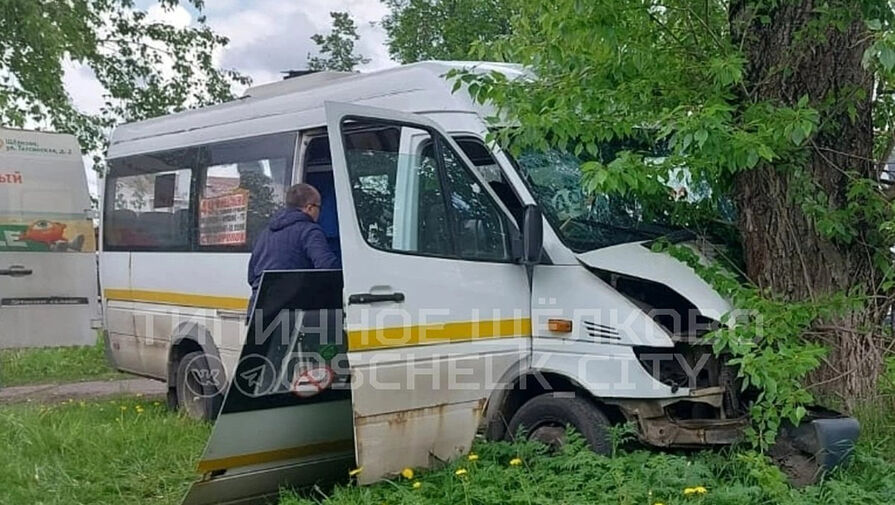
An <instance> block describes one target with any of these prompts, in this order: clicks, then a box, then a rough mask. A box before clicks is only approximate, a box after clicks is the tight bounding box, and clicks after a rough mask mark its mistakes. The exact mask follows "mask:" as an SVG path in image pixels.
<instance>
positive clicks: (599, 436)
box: [507, 393, 612, 455]
mask: <svg viewBox="0 0 895 505" xmlns="http://www.w3.org/2000/svg"><path fill="white" fill-rule="evenodd" d="M567 394H568V393H561V395H560V394H557V393H546V394H543V395H540V396H536V397H535V398H532V399H531V400H529V401H528V402H526V403H525V404H524V405H522V407H521V408H520V409H519V410H518V411H517V412H516V414H514V415H513V418H512V419H510V424H509V426H508V430H507V437H508V438H513V437H515V436H516V434H517V433H518V432H519V430H520V428H521V430H522V432H523V433H525V434H526V436H527V437H528V438H529V440H538V441H540V442H543V443H544V444H546V445H549V446H551V447H554V448H558V447H561V446H562V445H564V444H565V443H566V427H567V426H571V427H572V428H574V429H575V430H576V431H578V432H579V433H581V435H582V436H584V438H585V440H587V444H588V445H589V446H590V448H591V450H593V451H594V452H596V453H597V454H604V455H606V454H609V453H610V452H611V450H612V445H611V443H610V440H609V426H610V423H609V419H607V418H606V415H605V414H603V413H602V412H601V411H600V409H599V408H597V406H596V405H594V404H593V403H592V402H590V401H589V400H587V399H585V398H579V397H577V396H565V395H567Z"/></svg>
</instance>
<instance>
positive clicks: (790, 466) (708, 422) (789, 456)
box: [607, 387, 860, 485]
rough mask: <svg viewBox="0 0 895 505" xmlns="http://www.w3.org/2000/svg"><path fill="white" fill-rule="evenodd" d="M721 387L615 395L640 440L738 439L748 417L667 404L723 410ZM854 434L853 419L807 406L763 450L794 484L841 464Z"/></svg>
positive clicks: (719, 442) (699, 444)
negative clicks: (689, 411) (664, 394)
mask: <svg viewBox="0 0 895 505" xmlns="http://www.w3.org/2000/svg"><path fill="white" fill-rule="evenodd" d="M723 401H724V389H723V388H721V387H709V388H700V389H694V390H691V391H690V392H689V394H688V395H687V396H683V397H678V398H668V399H662V400H640V399H638V400H633V399H616V400H610V401H607V403H611V404H612V405H616V406H618V407H619V408H620V409H621V411H622V413H623V414H624V415H625V417H626V418H627V419H628V421H630V422H633V423H634V424H635V425H636V426H637V435H638V438H639V439H640V441H641V442H643V443H646V444H648V445H651V446H654V447H662V448H709V447H717V446H727V445H732V444H735V443H738V442H741V441H743V440H744V437H745V431H746V428H748V427H749V418H748V417H746V416H741V417H736V418H723V417H720V418H694V419H680V418H674V417H672V416H670V415H669V414H668V407H670V406H672V405H675V404H678V403H680V402H690V403H702V404H706V405H707V406H710V407H714V408H715V409H718V411H719V412H723V410H724V409H723V408H722V405H723ZM859 434H860V425H859V423H858V421H857V420H856V419H855V418H853V417H849V416H845V415H842V414H839V413H838V412H834V411H830V410H825V409H821V408H810V409H809V410H808V414H807V415H806V416H805V418H804V419H803V420H802V422H801V423H799V425H798V426H792V425H784V426H782V427H781V429H780V433H779V434H778V437H777V441H776V442H775V444H774V445H773V446H772V447H771V448H770V449H769V450H768V455H769V456H770V457H771V458H772V459H774V461H775V462H776V463H777V464H778V466H780V468H781V469H782V470H783V471H784V472H785V473H786V474H787V475H788V476H789V477H790V480H791V482H792V483H793V484H794V485H805V484H810V483H812V482H816V481H817V479H818V478H819V477H820V476H821V475H822V474H823V473H824V472H825V471H828V470H831V469H833V468H835V467H836V466H838V465H840V464H843V463H844V462H846V461H847V460H848V458H849V456H850V455H851V454H852V452H853V451H854V447H855V444H856V443H857V440H858V436H859Z"/></svg>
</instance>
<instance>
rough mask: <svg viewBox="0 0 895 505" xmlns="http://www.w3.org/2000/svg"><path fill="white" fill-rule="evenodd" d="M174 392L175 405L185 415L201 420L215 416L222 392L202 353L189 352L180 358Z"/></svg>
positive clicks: (211, 418)
mask: <svg viewBox="0 0 895 505" xmlns="http://www.w3.org/2000/svg"><path fill="white" fill-rule="evenodd" d="M174 393H175V395H176V398H177V405H178V406H179V407H180V410H181V411H183V413H185V414H186V415H187V416H189V417H191V418H193V419H202V420H213V419H214V418H216V417H217V414H218V409H219V408H220V405H221V400H222V396H223V393H222V392H221V391H220V384H219V379H218V377H217V376H216V374H214V373H212V370H211V368H210V367H209V366H208V360H206V359H205V354H204V353H202V352H201V351H196V352H191V353H189V354H187V355H185V356H184V357H182V358H181V359H180V362H179V363H178V365H177V381H176V384H175V386H174Z"/></svg>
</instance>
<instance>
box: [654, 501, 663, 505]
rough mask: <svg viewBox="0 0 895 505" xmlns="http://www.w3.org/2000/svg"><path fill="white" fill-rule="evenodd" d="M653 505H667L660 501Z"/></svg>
mask: <svg viewBox="0 0 895 505" xmlns="http://www.w3.org/2000/svg"><path fill="white" fill-rule="evenodd" d="M653 505H665V504H664V503H662V502H660V501H657V502H656V503H653Z"/></svg>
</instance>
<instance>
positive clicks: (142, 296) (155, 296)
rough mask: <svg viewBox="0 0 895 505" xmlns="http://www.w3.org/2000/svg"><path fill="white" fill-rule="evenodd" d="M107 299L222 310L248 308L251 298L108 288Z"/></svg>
mask: <svg viewBox="0 0 895 505" xmlns="http://www.w3.org/2000/svg"><path fill="white" fill-rule="evenodd" d="M103 293H104V294H105V297H106V299H107V300H122V301H126V302H147V303H162V304H165V305H180V306H182V307H202V308H211V309H222V310H246V307H248V304H249V299H248V298H240V297H236V296H211V295H202V294H194V293H176V292H172V291H148V290H144V289H106V290H104V291H103Z"/></svg>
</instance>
